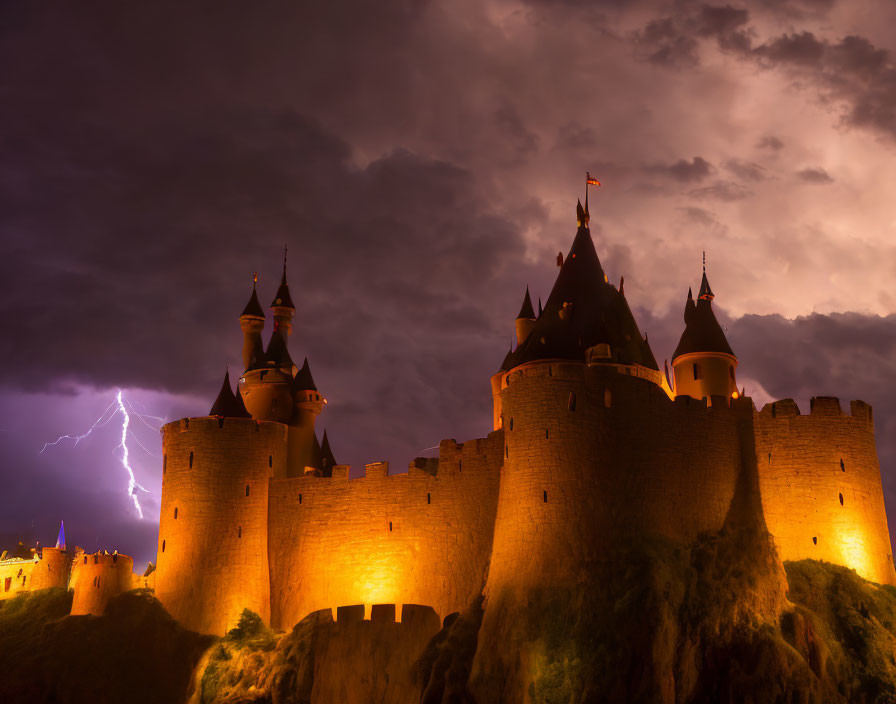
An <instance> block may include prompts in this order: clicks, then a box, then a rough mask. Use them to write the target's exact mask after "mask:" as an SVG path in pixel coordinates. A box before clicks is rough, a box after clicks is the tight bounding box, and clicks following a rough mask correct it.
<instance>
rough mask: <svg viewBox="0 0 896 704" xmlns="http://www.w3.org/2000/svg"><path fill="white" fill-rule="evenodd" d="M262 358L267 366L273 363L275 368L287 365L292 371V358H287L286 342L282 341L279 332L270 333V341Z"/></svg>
mask: <svg viewBox="0 0 896 704" xmlns="http://www.w3.org/2000/svg"><path fill="white" fill-rule="evenodd" d="M264 356H265V358H266V359H267V362H268V364H270V363H271V362H273V363H274V364H275V365H277V366H283V365H289V367H290V370H291V369H292V366H293V362H292V357H290V356H289V349H288V348H287V346H286V340H285V339H283V335H281V334H280V331H279V330H274V331H273V332H272V333H271V339H270V341H269V342H268V347H267V349H266V350H265V351H264Z"/></svg>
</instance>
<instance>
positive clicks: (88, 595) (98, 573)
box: [71, 552, 134, 616]
mask: <svg viewBox="0 0 896 704" xmlns="http://www.w3.org/2000/svg"><path fill="white" fill-rule="evenodd" d="M133 567H134V560H133V559H132V558H130V557H128V556H127V555H119V554H113V555H110V554H108V553H99V552H97V553H94V554H93V555H85V554H83V553H81V552H78V554H76V555H75V559H74V562H73V563H72V577H71V587H72V589H73V590H74V596H73V599H72V610H71V614H72V616H81V615H84V614H91V615H93V616H102V614H103V612H104V611H105V610H106V604H108V603H109V599H111V598H112V597H113V596H116V595H117V594H121V593H122V592H126V591H129V590H130V589H131V588H132V586H133V585H132V581H133V576H132V571H133Z"/></svg>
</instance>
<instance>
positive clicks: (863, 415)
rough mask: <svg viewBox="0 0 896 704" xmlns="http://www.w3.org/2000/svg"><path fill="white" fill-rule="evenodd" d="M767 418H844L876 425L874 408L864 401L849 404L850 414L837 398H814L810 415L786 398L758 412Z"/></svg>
mask: <svg viewBox="0 0 896 704" xmlns="http://www.w3.org/2000/svg"><path fill="white" fill-rule="evenodd" d="M758 413H759V416H760V417H762V418H763V419H765V418H775V419H784V418H797V417H799V418H844V419H853V420H856V421H861V422H863V423H867V424H869V425H873V423H874V412H873V409H872V407H871V406H870V405H869V404H867V403H865V402H864V401H859V400H854V401H850V402H849V413H844V412H843V409H842V407H841V405H840V399H839V398H837V397H836V396H813V397H812V398H811V399H810V400H809V413H808V414H803V413H801V411H800V407H799V405H798V404H797V403H796V401H794V400H793V399H792V398H785V399H781V400H779V401H773V402H771V403H767V404H765V406H763V407H762V410H761V411H759V412H758Z"/></svg>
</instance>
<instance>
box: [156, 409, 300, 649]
mask: <svg viewBox="0 0 896 704" xmlns="http://www.w3.org/2000/svg"><path fill="white" fill-rule="evenodd" d="M162 435H163V452H164V458H163V479H162V504H161V517H160V520H159V543H158V562H157V569H156V596H157V597H158V598H159V600H160V601H161V602H162V604H164V606H165V608H166V609H168V611H169V612H170V613H171V614H172V615H173V616H174V617H175V618H176V619H177V620H178V621H180V622H181V623H182V624H184V625H185V626H187V627H188V628H191V629H193V630H196V631H200V632H203V633H216V634H223V633H224V632H225V631H226V630H228V629H229V628H232V627H233V626H235V625H236V623H237V621H238V620H239V615H240V613H241V612H242V610H243V609H244V608H249V609H251V610H252V611H255V612H256V613H258V614H259V615H261V616H262V618H264V620H265V621H267V620H268V619H269V617H270V608H269V603H270V601H269V593H270V588H269V576H268V538H267V524H268V485H269V477H270V476H271V475H272V474H273V473H275V472H279V473H283V474H285V473H286V470H285V467H286V426H285V425H281V424H279V423H269V422H256V421H254V420H251V419H238V418H227V419H218V418H191V419H184V420H181V421H178V422H175V423H169V424H168V425H166V426H165V427H164V428H163V431H162ZM175 516H176V517H175Z"/></svg>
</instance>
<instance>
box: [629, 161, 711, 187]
mask: <svg viewBox="0 0 896 704" xmlns="http://www.w3.org/2000/svg"><path fill="white" fill-rule="evenodd" d="M645 171H647V172H648V173H652V174H658V175H660V176H666V177H667V178H671V179H673V180H675V181H680V182H682V183H692V182H694V181H702V180H703V179H705V178H706V177H707V176H709V175H711V174H712V173H713V167H712V164H710V163H709V162H708V161H706V159H704V158H703V157H700V156H695V157H694V158H693V159H691V160H690V161H688V160H687V159H679V160H678V161H676V162H673V163H671V164H651V165H649V166H647V167H645Z"/></svg>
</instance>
